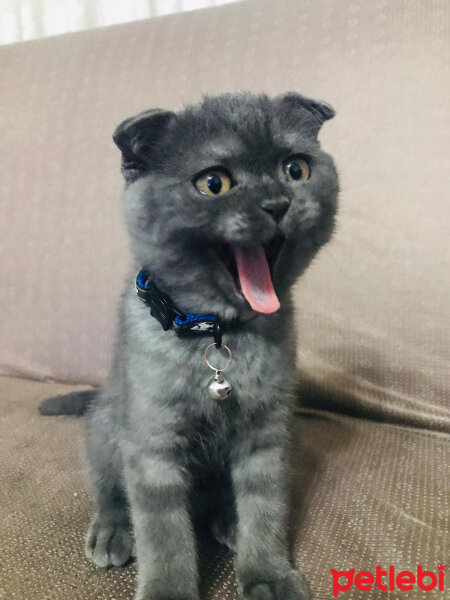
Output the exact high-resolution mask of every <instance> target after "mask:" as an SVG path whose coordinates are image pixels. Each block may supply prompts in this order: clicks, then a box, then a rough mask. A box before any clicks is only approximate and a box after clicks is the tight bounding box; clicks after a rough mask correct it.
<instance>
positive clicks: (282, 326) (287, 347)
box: [122, 291, 295, 450]
mask: <svg viewBox="0 0 450 600" xmlns="http://www.w3.org/2000/svg"><path fill="white" fill-rule="evenodd" d="M123 319H124V323H125V327H124V331H125V340H124V341H123V342H122V343H123V347H124V350H123V352H124V353H125V357H124V358H125V361H124V364H125V365H126V366H125V369H126V379H127V380H128V382H130V386H131V396H133V394H134V398H133V397H132V398H131V403H132V410H133V415H134V416H135V418H136V415H137V418H138V419H142V420H146V421H147V422H148V423H149V424H150V426H152V424H160V423H161V422H163V421H164V420H166V421H167V425H168V426H169V425H170V426H171V427H173V428H175V429H176V428H177V427H178V428H180V429H182V430H183V431H184V432H186V435H187V437H189V438H190V439H191V440H192V439H194V441H195V439H199V437H198V436H199V427H200V425H201V423H203V424H204V423H207V429H208V431H209V438H210V439H211V440H213V439H215V440H216V442H217V443H218V444H219V445H220V444H221V443H222V442H224V441H225V438H227V437H229V436H230V435H232V433H233V432H236V431H238V430H239V429H240V428H241V427H242V426H243V424H244V423H245V422H247V421H248V420H249V419H251V418H252V415H254V414H256V413H258V412H259V411H261V410H263V409H264V408H267V407H270V406H276V405H277V403H278V402H279V401H281V402H283V401H285V399H286V397H287V396H288V395H289V392H290V389H291V385H292V380H293V375H294V365H295V340H294V335H293V322H292V310H291V307H290V302H289V300H288V299H287V301H286V309H285V310H282V311H280V313H279V314H277V315H276V317H275V318H274V316H271V318H267V317H264V316H262V315H261V316H258V317H256V318H255V319H254V320H252V321H251V322H248V323H245V324H242V325H238V326H236V327H234V328H232V329H230V330H228V331H226V333H225V334H224V337H223V343H224V344H226V345H227V346H228V347H229V348H230V349H231V351H232V353H233V361H232V364H231V366H230V368H229V369H228V370H227V371H226V372H225V373H224V375H225V377H226V379H227V380H228V381H229V382H230V384H231V385H232V387H233V390H232V393H231V395H230V396H229V397H228V398H226V399H224V400H221V401H218V400H213V399H211V398H210V396H209V394H208V385H209V383H210V381H211V379H212V377H213V376H214V372H213V371H212V370H211V369H210V368H208V366H207V365H206V362H205V359H204V353H205V349H206V347H207V346H208V345H209V344H211V343H212V341H213V340H212V338H211V337H207V336H189V337H178V336H177V335H176V334H175V333H174V332H173V331H163V330H162V328H161V326H160V324H159V323H158V322H157V321H156V320H155V319H154V318H153V317H152V316H151V315H150V311H149V309H148V307H146V306H145V305H143V304H142V303H141V302H140V301H139V300H138V299H137V298H136V296H135V294H134V292H132V291H129V292H128V293H127V294H126V295H125V298H124V310H123ZM215 353H216V350H215V349H214V348H213V349H212V351H211V353H210V355H209V357H210V360H211V361H212V362H213V364H214V363H215V361H216V360H218V359H219V356H217V355H216V354H215ZM133 390H134V391H133ZM202 439H203V440H205V439H206V438H205V437H204V438H202ZM211 443H213V442H211ZM211 450H212V449H211Z"/></svg>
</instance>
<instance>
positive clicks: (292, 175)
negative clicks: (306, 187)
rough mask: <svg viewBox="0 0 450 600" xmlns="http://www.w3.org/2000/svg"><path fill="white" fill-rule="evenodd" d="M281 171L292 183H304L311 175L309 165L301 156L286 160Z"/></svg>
mask: <svg viewBox="0 0 450 600" xmlns="http://www.w3.org/2000/svg"><path fill="white" fill-rule="evenodd" d="M283 170H284V173H285V175H286V177H287V178H288V179H291V180H294V181H306V180H307V179H309V176H310V174H311V170H310V168H309V164H308V163H307V162H306V160H305V159H304V158H302V157H301V156H291V157H290V158H288V159H287V161H286V162H285V163H284V166H283Z"/></svg>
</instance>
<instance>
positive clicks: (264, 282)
mask: <svg viewBox="0 0 450 600" xmlns="http://www.w3.org/2000/svg"><path fill="white" fill-rule="evenodd" d="M233 251H234V256H235V258H236V264H237V269H238V274H239V282H240V284H241V289H242V293H243V294H244V296H245V299H246V300H247V302H248V303H249V304H250V306H251V307H252V308H253V310H255V311H256V312H260V313H265V314H270V313H274V312H276V311H277V310H278V309H279V308H280V301H279V300H278V298H277V295H276V293H275V290H274V289H273V284H272V279H271V277H270V269H269V265H268V264H267V259H266V254H265V252H264V248H263V247H262V246H248V247H246V248H241V247H239V246H234V247H233Z"/></svg>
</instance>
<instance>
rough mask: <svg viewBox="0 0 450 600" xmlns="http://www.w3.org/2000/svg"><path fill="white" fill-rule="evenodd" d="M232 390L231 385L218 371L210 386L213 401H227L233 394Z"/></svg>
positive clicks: (209, 391) (209, 390)
mask: <svg viewBox="0 0 450 600" xmlns="http://www.w3.org/2000/svg"><path fill="white" fill-rule="evenodd" d="M232 389H233V388H232V387H231V384H230V383H228V381H227V380H226V379H225V377H224V376H223V375H222V373H221V372H220V371H216V374H215V375H214V377H213V378H212V379H211V381H210V382H209V385H208V393H209V395H210V397H211V398H212V399H213V400H225V398H228V396H229V395H230V394H231V390H232Z"/></svg>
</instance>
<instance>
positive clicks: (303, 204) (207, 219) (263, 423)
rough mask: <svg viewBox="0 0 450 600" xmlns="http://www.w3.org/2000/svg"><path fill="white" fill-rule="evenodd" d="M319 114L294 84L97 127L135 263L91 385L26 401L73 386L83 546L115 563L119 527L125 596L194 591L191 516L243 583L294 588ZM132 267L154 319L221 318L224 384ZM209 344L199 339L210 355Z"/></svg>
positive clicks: (287, 598) (297, 587) (327, 114)
mask: <svg viewBox="0 0 450 600" xmlns="http://www.w3.org/2000/svg"><path fill="white" fill-rule="evenodd" d="M333 116H334V111H333V109H332V108H331V107H330V106H328V105H327V104H325V103H323V102H320V101H316V100H311V99H308V98H305V97H303V96H301V95H299V94H296V93H287V94H284V95H281V96H278V97H275V98H273V99H271V98H269V97H267V96H265V95H253V94H225V95H221V96H218V97H206V98H204V99H203V101H202V102H201V103H199V104H197V105H195V106H189V107H187V108H186V109H185V110H182V111H181V112H178V113H175V112H171V111H167V110H159V109H156V110H150V111H148V112H144V113H142V114H139V115H137V116H136V117H133V118H130V119H128V120H126V121H125V122H123V123H122V124H121V125H119V127H118V128H117V130H116V132H115V134H114V140H115V142H116V144H117V146H118V147H119V149H120V150H121V153H122V172H123V175H124V178H125V190H124V193H123V208H124V214H125V220H126V224H127V227H128V231H129V235H130V241H131V246H132V250H133V254H134V257H135V260H136V269H135V270H134V271H133V272H132V273H130V276H129V278H128V280H127V281H126V283H125V287H124V293H123V296H122V302H121V307H120V320H119V326H118V333H117V340H116V346H115V354H114V360H113V364H112V369H111V371H110V374H109V377H108V379H107V381H106V383H105V384H104V386H103V388H102V390H101V391H99V392H98V393H96V394H94V393H93V392H86V393H82V394H80V393H76V394H72V395H70V396H69V397H66V398H63V399H61V398H57V399H50V400H49V401H47V402H46V404H45V405H44V406H43V407H42V412H44V413H47V414H49V413H51V412H53V413H62V412H65V413H69V412H78V413H81V412H83V411H84V409H85V407H86V405H87V404H88V403H89V404H90V408H89V411H88V439H87V448H88V457H89V464H90V472H91V477H92V484H93V494H94V501H95V507H96V508H95V514H94V516H93V518H92V523H91V525H90V528H89V531H88V534H87V539H86V555H87V557H88V558H89V559H91V560H92V561H93V562H94V563H95V564H96V565H98V566H101V567H108V566H110V565H115V566H120V565H122V564H124V563H126V562H127V561H128V559H129V558H130V555H131V553H132V548H133V544H134V543H135V545H136V548H135V551H136V557H137V564H138V584H137V593H136V600H169V599H170V600H181V599H184V600H198V598H199V595H198V584H197V563H196V543H195V535H194V531H195V525H196V524H197V523H200V524H202V525H203V526H205V525H206V526H208V527H210V529H211V531H212V533H213V535H214V536H215V537H216V538H217V539H218V540H219V541H220V542H221V543H223V544H227V545H228V546H229V547H230V548H232V549H233V550H234V551H235V565H236V573H237V579H238V583H239V588H240V593H241V594H242V597H243V598H245V599H247V600H250V599H251V600H304V599H306V598H308V591H307V585H306V584H305V582H304V580H303V578H302V576H301V575H300V574H299V573H298V572H297V571H295V570H294V569H293V568H292V566H291V564H290V562H289V559H288V552H287V546H286V535H285V521H286V515H287V472H288V450H289V436H288V420H289V416H290V406H291V400H292V385H293V377H294V373H295V335H294V329H295V328H294V316H293V307H292V301H291V293H290V290H291V286H292V284H293V283H294V282H295V281H296V279H297V278H298V277H299V275H301V273H302V272H303V271H304V270H305V269H306V267H307V266H308V265H309V263H310V262H311V260H312V258H313V257H314V256H315V255H316V253H317V251H318V250H319V248H320V247H321V246H322V245H323V244H325V242H326V241H327V240H328V239H329V237H330V235H331V233H332V229H333V223H334V217H335V212H336V201H337V192H338V178H337V174H336V170H335V167H334V164H333V161H332V159H331V158H330V156H329V155H328V154H326V153H325V152H323V151H322V150H321V148H320V145H319V142H318V140H317V135H318V133H319V130H320V128H321V126H322V124H323V123H324V121H326V120H327V119H330V118H332V117H333ZM142 267H144V269H145V271H143V273H144V276H143V279H142V277H141V286H143V288H144V289H147V288H148V287H150V286H151V285H153V286H156V288H155V289H157V290H159V291H160V293H161V294H165V295H166V296H163V297H164V298H166V299H167V298H169V300H168V302H169V316H170V324H169V326H170V327H171V326H172V325H173V326H174V327H175V324H174V323H172V319H173V318H175V317H176V313H174V312H170V311H171V308H170V307H176V308H177V309H179V311H180V314H181V315H182V316H181V321H182V322H184V321H183V319H186V317H185V316H184V313H192V314H193V315H202V316H203V317H204V316H205V315H209V316H210V318H211V319H217V321H215V323H220V324H221V327H220V329H221V332H222V341H223V344H226V345H227V346H228V347H229V348H230V350H231V352H232V355H233V362H232V364H231V366H230V368H229V370H228V371H227V372H226V374H224V375H226V378H227V379H228V380H229V382H230V384H231V386H232V390H231V393H230V394H229V395H228V396H227V397H226V398H225V399H223V400H216V399H213V398H212V397H211V396H210V393H209V390H208V386H209V383H210V379H211V376H212V375H213V373H212V371H211V370H209V369H208V367H207V365H206V364H205V360H204V352H205V348H206V346H207V345H208V344H210V343H212V342H214V340H213V338H211V337H208V335H206V336H202V335H194V334H193V332H191V333H192V335H177V334H176V333H175V332H174V331H170V330H167V331H165V330H164V329H163V328H162V327H161V323H160V322H159V320H158V319H157V318H154V316H152V315H151V314H150V311H149V307H148V306H147V305H146V304H145V303H144V302H141V301H140V300H139V298H138V297H137V295H136V291H135V279H136V275H137V273H138V272H139V270H140V269H141V268H142ZM150 280H151V281H150ZM181 311H182V312H181ZM178 316H179V315H178ZM207 320H208V319H206V321H207ZM203 326H204V327H205V331H206V333H207V334H208V333H211V334H212V333H215V334H216V335H218V332H217V326H216V325H211V322H209V325H208V323H207V324H206V325H205V324H203V325H202V327H203ZM209 326H211V330H208V327H209ZM213 330H214V331H213ZM219 333H220V332H219ZM215 339H216V341H217V342H218V346H219V345H220V339H218V338H217V337H216V338H215ZM221 352H223V348H221V349H219V348H218V347H214V346H213V347H212V348H210V351H209V355H208V357H209V358H210V360H211V362H213V363H219V362H220V361H221V360H222V357H221ZM220 364H221V365H223V363H220Z"/></svg>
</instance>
